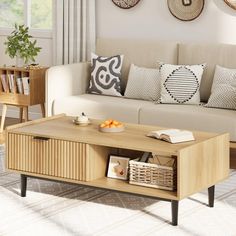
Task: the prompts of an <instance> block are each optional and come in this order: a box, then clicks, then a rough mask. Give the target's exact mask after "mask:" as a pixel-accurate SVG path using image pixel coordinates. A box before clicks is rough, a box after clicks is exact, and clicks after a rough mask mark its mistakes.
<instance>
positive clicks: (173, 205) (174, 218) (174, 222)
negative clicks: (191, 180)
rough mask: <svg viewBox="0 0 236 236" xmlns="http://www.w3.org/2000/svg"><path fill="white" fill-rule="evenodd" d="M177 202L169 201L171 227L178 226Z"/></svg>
mask: <svg viewBox="0 0 236 236" xmlns="http://www.w3.org/2000/svg"><path fill="white" fill-rule="evenodd" d="M178 208H179V201H176V200H171V213H172V225H174V226H176V225H178Z"/></svg>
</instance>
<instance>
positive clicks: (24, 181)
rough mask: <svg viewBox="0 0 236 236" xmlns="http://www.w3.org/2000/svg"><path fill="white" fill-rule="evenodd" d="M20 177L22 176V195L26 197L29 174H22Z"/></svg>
mask: <svg viewBox="0 0 236 236" xmlns="http://www.w3.org/2000/svg"><path fill="white" fill-rule="evenodd" d="M20 178H21V197H25V196H26V189H27V176H26V175H20Z"/></svg>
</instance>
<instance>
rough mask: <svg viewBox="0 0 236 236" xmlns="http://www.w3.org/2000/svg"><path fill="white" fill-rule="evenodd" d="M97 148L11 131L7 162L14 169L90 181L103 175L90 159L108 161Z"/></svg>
mask: <svg viewBox="0 0 236 236" xmlns="http://www.w3.org/2000/svg"><path fill="white" fill-rule="evenodd" d="M94 149H96V148H95V147H93V146H90V145H89V144H84V143H77V142H71V141H64V140H57V139H47V138H43V137H42V138H41V137H33V136H30V135H21V134H14V133H9V134H8V159H7V165H8V168H9V169H13V170H19V171H24V172H31V173H36V174H41V175H48V176H55V177H62V178H67V179H75V180H81V181H89V180H92V179H95V178H98V177H101V176H94V175H93V170H92V169H91V168H92V167H93V165H94V163H93V160H91V158H95V159H96V158H98V161H99V160H100V161H102V163H106V160H105V158H104V160H102V158H101V157H98V156H94V153H97V152H94ZM91 154H92V155H91ZM91 164H93V165H91ZM104 166H105V164H104ZM104 168H105V167H104ZM104 174H105V173H104ZM100 175H101V173H100Z"/></svg>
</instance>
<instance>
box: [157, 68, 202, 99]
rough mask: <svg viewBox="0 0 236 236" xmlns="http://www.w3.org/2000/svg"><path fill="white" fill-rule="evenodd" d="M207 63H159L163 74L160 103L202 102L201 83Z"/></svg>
mask: <svg viewBox="0 0 236 236" xmlns="http://www.w3.org/2000/svg"><path fill="white" fill-rule="evenodd" d="M204 68H205V64H202V65H171V64H163V63H160V64H159V70H160V75H161V100H160V103H176V104H200V92H199V88H200V83H201V79H202V74H203V70H204Z"/></svg>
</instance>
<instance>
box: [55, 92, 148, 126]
mask: <svg viewBox="0 0 236 236" xmlns="http://www.w3.org/2000/svg"><path fill="white" fill-rule="evenodd" d="M150 104H152V102H150V101H141V100H135V99H127V98H123V97H111V96H102V95H95V94H83V95H78V96H69V97H65V98H61V99H56V100H55V101H54V103H53V114H54V115H56V114H60V113H66V114H67V115H70V116H77V115H79V114H81V113H82V112H84V113H85V114H86V115H87V116H88V117H90V118H95V119H109V118H113V119H117V120H119V121H123V122H130V123H138V121H139V119H138V117H139V110H140V108H141V107H142V106H144V107H145V106H148V105H150Z"/></svg>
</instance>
